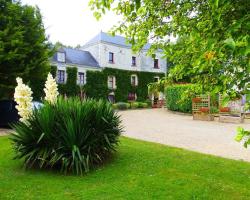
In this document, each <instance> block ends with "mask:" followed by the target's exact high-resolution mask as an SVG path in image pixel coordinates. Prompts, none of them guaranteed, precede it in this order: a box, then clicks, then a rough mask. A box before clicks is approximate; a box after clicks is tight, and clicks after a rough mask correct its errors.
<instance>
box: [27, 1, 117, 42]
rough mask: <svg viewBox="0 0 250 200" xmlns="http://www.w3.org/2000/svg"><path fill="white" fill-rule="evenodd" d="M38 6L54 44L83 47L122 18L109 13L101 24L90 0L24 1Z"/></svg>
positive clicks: (47, 32)
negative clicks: (57, 42)
mask: <svg viewBox="0 0 250 200" xmlns="http://www.w3.org/2000/svg"><path fill="white" fill-rule="evenodd" d="M22 3H23V4H29V5H37V6H38V7H39V8H40V10H41V13H42V15H43V22H44V25H45V28H46V34H47V35H49V37H50V40H51V41H52V42H56V41H60V42H62V43H63V44H66V45H71V46H76V45H77V44H80V45H83V44H84V43H85V42H86V41H88V40H89V39H91V38H92V37H93V36H95V35H96V34H97V33H98V32H100V31H101V30H102V31H108V30H109V29H110V28H111V27H112V26H113V25H114V24H116V23H117V22H118V20H119V19H120V17H118V16H116V15H115V14H113V13H111V12H110V13H107V14H106V15H105V16H104V17H103V18H102V19H101V20H100V21H99V22H98V21H96V19H95V18H94V17H93V14H92V11H91V10H90V9H89V8H88V0H71V1H69V0H63V1H62V0H22Z"/></svg>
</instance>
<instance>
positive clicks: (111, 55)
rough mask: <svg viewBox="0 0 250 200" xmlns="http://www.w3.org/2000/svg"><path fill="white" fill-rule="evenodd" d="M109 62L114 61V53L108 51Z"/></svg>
mask: <svg viewBox="0 0 250 200" xmlns="http://www.w3.org/2000/svg"><path fill="white" fill-rule="evenodd" d="M109 63H114V53H112V52H109Z"/></svg>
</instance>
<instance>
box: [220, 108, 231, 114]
mask: <svg viewBox="0 0 250 200" xmlns="http://www.w3.org/2000/svg"><path fill="white" fill-rule="evenodd" d="M220 112H223V113H228V112H230V108H229V107H220Z"/></svg>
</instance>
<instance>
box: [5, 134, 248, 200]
mask: <svg viewBox="0 0 250 200" xmlns="http://www.w3.org/2000/svg"><path fill="white" fill-rule="evenodd" d="M13 156H14V154H13V151H12V149H11V145H10V142H9V140H8V138H7V137H6V136H5V137H0V199H1V200H2V199H46V200H50V199H84V200H86V199H91V200H92V199H109V200H117V199H132V200H133V199H143V200H145V199H164V200H165V199H180V200H184V199H204V200H208V199H226V200H228V199H237V200H238V199H249V198H250V189H249V188H250V163H246V162H240V161H233V160H228V159H223V158H218V157H213V156H208V155H204V154H199V153H194V152H190V151H186V150H182V149H177V148H172V147H168V146H164V145H159V144H154V143H148V142H142V141H137V140H133V139H128V138H121V144H120V147H119V149H118V152H117V155H116V156H115V158H114V160H113V161H112V162H111V163H109V164H106V165H105V166H102V167H101V168H99V169H98V170H94V171H92V172H91V173H90V174H88V175H85V176H82V177H79V176H73V175H68V176H64V175H62V174H59V173H55V172H52V171H48V172H46V171H41V170H24V169H23V168H22V161H20V160H13V159H12V158H13Z"/></svg>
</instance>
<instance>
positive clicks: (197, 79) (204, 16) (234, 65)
mask: <svg viewBox="0 0 250 200" xmlns="http://www.w3.org/2000/svg"><path fill="white" fill-rule="evenodd" d="M89 5H90V7H91V8H92V9H93V11H94V15H95V16H96V18H97V19H98V18H100V17H101V15H102V14H105V12H106V11H107V10H113V11H114V12H116V13H117V14H119V15H122V16H123V20H122V21H121V22H120V24H119V25H117V26H115V27H113V29H112V31H111V32H112V33H120V34H124V35H125V36H126V37H127V38H128V41H129V42H130V43H131V44H132V45H133V49H134V50H140V49H141V48H142V47H143V45H145V43H146V42H147V41H148V40H150V41H152V43H153V45H152V46H151V49H150V50H149V54H153V52H154V50H156V49H158V48H161V49H162V50H163V51H164V55H165V56H166V57H167V58H168V59H169V61H171V62H172V63H173V64H174V65H175V67H174V68H173V69H172V70H171V72H170V73H169V78H170V79H177V80H178V79H182V78H183V77H187V76H188V77H190V79H191V82H192V83H196V84H197V85H198V86H199V88H198V89H200V92H204V91H206V92H212V93H218V92H221V93H227V94H230V95H231V97H235V96H237V95H238V94H240V93H245V92H246V91H247V88H248V89H249V84H248V83H249V82H250V76H249V74H250V67H249V60H250V59H249V54H250V47H249V30H250V15H249V12H248V11H249V10H250V4H249V2H248V1H246V0H237V1H235V0H173V1H170V0H130V1H129V0H117V1H115V0H90V2H89ZM169 36H174V37H177V38H178V39H177V41H176V42H174V43H171V42H169V40H168V38H169Z"/></svg>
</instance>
